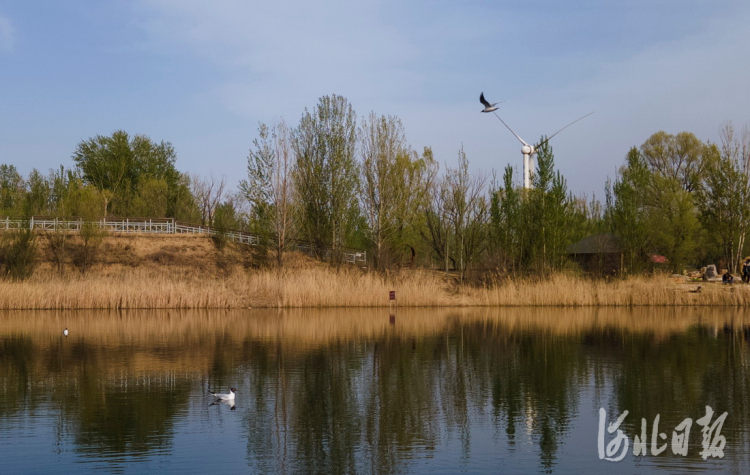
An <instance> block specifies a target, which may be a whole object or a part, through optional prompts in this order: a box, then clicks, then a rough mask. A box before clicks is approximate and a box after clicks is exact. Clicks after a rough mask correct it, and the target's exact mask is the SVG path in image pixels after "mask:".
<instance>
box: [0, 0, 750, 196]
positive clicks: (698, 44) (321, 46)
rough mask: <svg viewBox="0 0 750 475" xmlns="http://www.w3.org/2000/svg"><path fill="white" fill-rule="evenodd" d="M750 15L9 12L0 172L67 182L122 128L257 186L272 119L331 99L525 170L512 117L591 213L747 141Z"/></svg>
mask: <svg viewBox="0 0 750 475" xmlns="http://www.w3.org/2000/svg"><path fill="white" fill-rule="evenodd" d="M748 25H750V2H743V1H739V0H737V1H720V2H717V1H708V0H658V1H655V0H650V1H641V0H630V1H628V0H622V1H618V2H611V1H604V0H592V1H588V0H586V1H574V2H559V1H554V0H549V1H548V0H539V1H534V0H526V1H468V2H455V1H440V0H437V1H412V2H403V1H389V0H383V1H368V2H365V1H362V2H352V1H326V2H310V1H304V0H303V1H283V0H279V1H275V2H268V1H266V2H253V1H218V0H216V1H211V2H207V1H202V2H198V1H189V0H133V1H128V2H114V1H113V2H94V1H76V0H66V1H64V2H58V1H53V0H49V1H34V0H26V1H4V0H0V91H2V92H0V97H1V99H0V163H10V164H13V165H16V167H17V168H18V169H19V170H20V171H21V172H22V173H23V174H24V175H26V174H27V173H28V172H29V171H30V170H31V169H32V168H33V167H35V168H37V169H40V170H42V171H46V170H48V169H49V168H55V167H57V166H59V165H61V164H63V165H66V166H70V165H71V164H72V161H71V158H70V157H71V155H72V153H73V151H74V149H75V147H76V144H77V143H78V142H80V141H81V140H84V139H87V138H89V137H93V136H95V135H97V134H102V135H109V134H111V133H112V132H113V131H115V130H117V129H123V130H126V131H128V132H129V133H131V134H135V133H141V134H145V135H148V136H150V137H151V138H152V139H154V140H157V141H160V140H166V141H169V142H171V143H172V144H173V145H174V147H175V149H176V151H177V156H178V159H177V167H178V169H180V170H181V171H184V172H190V173H199V174H202V175H208V174H209V173H213V174H214V175H215V176H221V175H225V176H226V177H227V180H228V182H229V184H230V185H232V186H235V185H236V183H237V182H238V181H239V180H240V179H241V178H243V177H244V175H245V170H246V164H247V161H246V157H247V152H248V150H249V148H250V147H251V145H252V140H253V139H254V138H255V136H256V132H257V124H258V122H259V121H263V122H272V121H273V120H275V119H278V118H281V117H283V118H284V119H285V120H286V121H287V123H289V124H290V125H296V124H297V122H298V121H299V118H300V116H301V115H302V112H303V110H304V108H305V107H308V108H313V107H314V106H315V104H316V103H317V100H318V98H319V97H320V96H323V95H326V94H340V95H343V96H345V97H347V98H348V99H349V101H350V102H351V103H352V105H353V107H354V109H355V111H356V112H357V113H358V115H359V116H360V117H363V116H365V115H367V114H368V113H369V112H370V111H374V112H376V113H378V114H389V115H397V116H399V117H400V118H401V119H402V121H403V123H404V126H405V128H406V133H407V137H408V139H409V141H410V143H411V145H412V147H414V148H415V149H416V150H421V149H422V147H424V146H432V147H433V150H434V152H435V156H436V158H437V159H438V160H439V161H440V162H441V163H447V164H448V165H449V166H453V165H454V164H455V163H456V157H457V153H458V150H459V148H460V147H461V146H463V147H464V150H465V151H466V153H467V156H468V158H469V161H470V163H471V168H472V169H473V170H474V171H484V172H487V173H489V172H490V171H491V170H493V169H494V170H497V171H498V173H501V172H502V169H503V168H505V166H506V165H507V164H508V163H510V164H511V165H513V166H514V167H517V168H520V166H521V153H520V144H519V143H518V142H517V141H516V139H515V138H514V137H513V136H512V135H511V134H510V133H509V132H508V131H507V130H506V129H505V128H504V127H503V126H502V124H501V123H500V122H499V121H498V120H497V119H496V118H495V117H493V116H491V115H489V114H480V113H479V111H480V110H481V108H482V107H481V105H480V104H479V101H478V96H479V93H480V92H482V91H483V92H484V93H485V95H486V96H487V97H488V98H489V99H490V100H491V101H493V102H494V101H500V100H506V102H505V103H503V104H502V105H501V109H500V111H499V112H500V114H501V117H503V119H504V120H505V121H506V122H507V123H508V124H509V125H510V126H511V127H513V128H514V130H515V131H516V132H517V133H518V134H519V135H520V136H521V137H523V138H524V139H525V140H527V141H529V142H531V141H536V140H538V138H539V137H540V136H541V135H542V134H551V133H553V132H554V131H556V130H558V129H559V128H560V127H562V126H564V125H565V124H567V123H568V122H570V121H572V120H574V119H576V118H578V117H580V116H582V115H584V114H586V113H587V112H590V111H596V113H595V114H594V115H592V116H591V117H588V118H586V119H585V120H583V121H581V122H579V123H577V124H575V125H574V126H572V127H570V128H569V129H566V130H565V131H564V132H563V133H561V134H560V135H559V136H557V137H555V139H553V141H552V146H553V150H554V152H555V159H556V164H557V166H558V168H559V169H560V170H561V172H562V173H563V174H564V175H565V177H566V178H567V179H568V185H569V188H570V189H571V190H572V191H573V192H574V193H576V194H581V193H585V194H586V195H588V197H590V196H591V194H592V193H594V192H595V193H596V194H597V196H598V197H600V198H602V196H601V190H602V189H603V187H604V182H605V180H606V179H607V177H608V176H610V177H611V176H614V174H615V171H616V169H617V168H618V167H619V166H620V165H621V164H622V163H623V160H624V157H625V154H626V153H627V150H628V149H629V148H630V147H631V146H634V145H635V146H638V145H640V144H641V143H643V142H644V141H645V140H646V138H648V136H650V135H651V134H652V133H654V132H657V131H659V130H665V131H667V132H669V133H678V132H681V131H690V132H693V133H695V134H696V135H697V136H698V137H699V138H700V139H702V140H711V141H714V142H715V141H717V140H718V137H719V133H718V132H719V129H720V127H721V126H722V125H723V124H724V123H725V122H726V121H732V122H733V123H734V125H735V126H737V127H741V126H743V125H745V124H748V123H750V92H749V90H748V86H747V83H748V78H749V77H750V74H749V73H750V61H749V60H748V51H750V28H749V27H748Z"/></svg>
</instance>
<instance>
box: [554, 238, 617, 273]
mask: <svg viewBox="0 0 750 475" xmlns="http://www.w3.org/2000/svg"><path fill="white" fill-rule="evenodd" d="M566 252H567V253H568V255H569V256H570V257H571V259H573V260H574V261H575V262H577V263H578V264H579V265H580V266H581V268H582V269H583V270H584V271H585V272H589V273H591V274H595V275H615V274H619V273H620V272H621V271H622V268H623V261H624V258H625V253H624V252H623V247H622V241H620V238H618V237H617V236H615V235H614V234H612V233H606V234H595V235H593V236H589V237H586V238H583V239H581V240H580V241H578V242H577V243H575V244H572V245H570V246H568V249H566Z"/></svg>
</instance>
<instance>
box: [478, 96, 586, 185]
mask: <svg viewBox="0 0 750 475" xmlns="http://www.w3.org/2000/svg"><path fill="white" fill-rule="evenodd" d="M480 102H481V103H482V104H483V105H484V106H485V108H489V107H487V106H488V105H490V104H488V103H487V101H486V100H485V99H484V93H482V95H481V96H480ZM492 105H493V106H494V104H492ZM496 109H497V107H495V108H494V109H492V110H491V112H492V113H493V114H495V117H497V118H498V119H500V116H499V115H497V112H495V110H496ZM482 112H490V111H487V110H484V111H482ZM593 113H594V112H589V113H588V114H586V115H584V116H583V117H579V118H578V119H576V120H574V121H573V122H571V123H570V124H568V125H566V126H565V127H563V128H562V129H560V130H558V131H557V132H555V133H554V134H552V135H550V136H549V137H547V138H546V139H544V141H542V142H540V143H538V144H536V145H529V144H528V143H526V141H525V140H524V139H522V138H521V137H520V136H519V135H518V134H517V133H515V132H514V131H513V129H511V128H510V127H508V124H506V123H505V121H504V120H503V119H500V122H502V123H503V125H504V126H505V128H507V129H508V130H510V133H511V134H513V135H514V136H515V137H516V138H517V139H518V141H519V142H521V143H522V144H523V146H522V147H521V154H523V187H524V188H526V189H528V188H531V169H532V166H531V165H532V161H533V157H534V154H536V151H537V149H538V148H539V147H541V146H542V145H544V144H545V143H547V142H549V141H550V140H551V139H552V137H554V136H555V135H557V134H559V133H560V132H562V131H563V130H565V129H567V128H568V127H570V126H571V125H573V124H575V123H576V122H578V121H579V120H582V119H585V118H586V117H588V116H590V115H591V114H593Z"/></svg>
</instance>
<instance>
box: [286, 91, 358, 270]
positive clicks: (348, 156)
mask: <svg viewBox="0 0 750 475" xmlns="http://www.w3.org/2000/svg"><path fill="white" fill-rule="evenodd" d="M356 143H357V136H356V115H355V113H354V110H353V109H352V106H351V104H349V102H348V101H347V100H346V99H345V98H344V97H342V96H337V95H333V96H323V97H321V98H320V100H319V102H318V105H317V106H316V107H315V109H313V111H312V112H309V111H308V110H307V109H305V112H304V114H303V115H302V119H301V120H300V124H299V126H298V127H297V128H296V129H295V130H294V131H293V132H292V148H293V150H294V152H295V154H296V163H295V167H294V181H295V186H296V193H297V199H298V203H299V204H300V213H301V215H300V225H301V228H302V231H303V233H304V234H305V236H306V237H307V239H308V240H309V241H310V242H311V243H312V244H314V245H315V246H316V247H317V249H318V251H319V252H321V251H322V250H323V248H324V247H327V246H330V247H331V248H332V258H333V259H334V260H338V259H340V250H341V248H342V247H343V246H345V245H346V244H347V238H348V237H351V235H352V234H353V232H354V230H355V226H354V224H355V223H356V221H357V216H358V214H359V213H358V206H357V196H356V192H357V184H358V180H357V164H356V161H355V150H356Z"/></svg>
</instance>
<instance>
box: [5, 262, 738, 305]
mask: <svg viewBox="0 0 750 475" xmlns="http://www.w3.org/2000/svg"><path fill="white" fill-rule="evenodd" d="M702 287H703V289H702V290H703V291H702V292H700V293H693V292H690V291H689V290H690V289H694V288H695V287H694V286H688V285H685V284H676V283H675V282H674V281H673V280H671V279H668V278H665V277H632V278H628V279H625V280H614V281H610V282H606V281H603V280H589V279H585V278H581V277H577V276H570V275H566V274H560V275H556V276H553V277H551V278H549V279H547V280H537V279H516V280H512V279H506V280H502V281H498V282H496V283H494V284H489V285H485V286H483V287H474V286H465V285H464V286H462V285H458V284H456V283H454V282H453V281H452V280H449V279H446V278H445V277H444V276H443V275H442V274H441V273H434V272H429V271H424V270H410V271H403V272H400V273H395V274H391V275H387V276H386V275H382V274H378V273H374V272H363V271H361V270H359V269H353V268H344V269H340V270H336V269H332V268H328V267H323V266H319V267H313V268H302V269H285V270H282V271H279V270H275V269H268V270H259V271H250V272H245V271H242V270H235V271H233V273H231V274H230V275H229V276H228V277H217V276H203V275H196V274H195V271H194V270H192V269H189V268H178V267H172V268H161V269H160V268H156V269H153V268H152V269H140V268H122V269H120V270H116V271H113V270H112V269H109V270H108V271H107V273H104V272H99V273H91V274H88V275H86V276H80V275H75V276H71V277H66V278H61V277H58V276H56V275H54V274H52V273H43V274H39V275H36V276H34V277H33V278H32V279H30V280H28V281H25V282H9V281H3V282H0V309H84V308H102V309H122V308H247V307H256V308H257V307H265V308H295V307H385V306H388V305H389V301H388V292H389V291H390V290H395V291H396V293H397V299H398V300H397V304H398V306H399V307H449V306H458V307H461V306H571V307H579V306H581V307H591V306H627V307H630V306H693V305H697V306H735V307H736V306H745V305H748V304H750V286H743V285H735V286H722V285H721V284H702Z"/></svg>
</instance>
